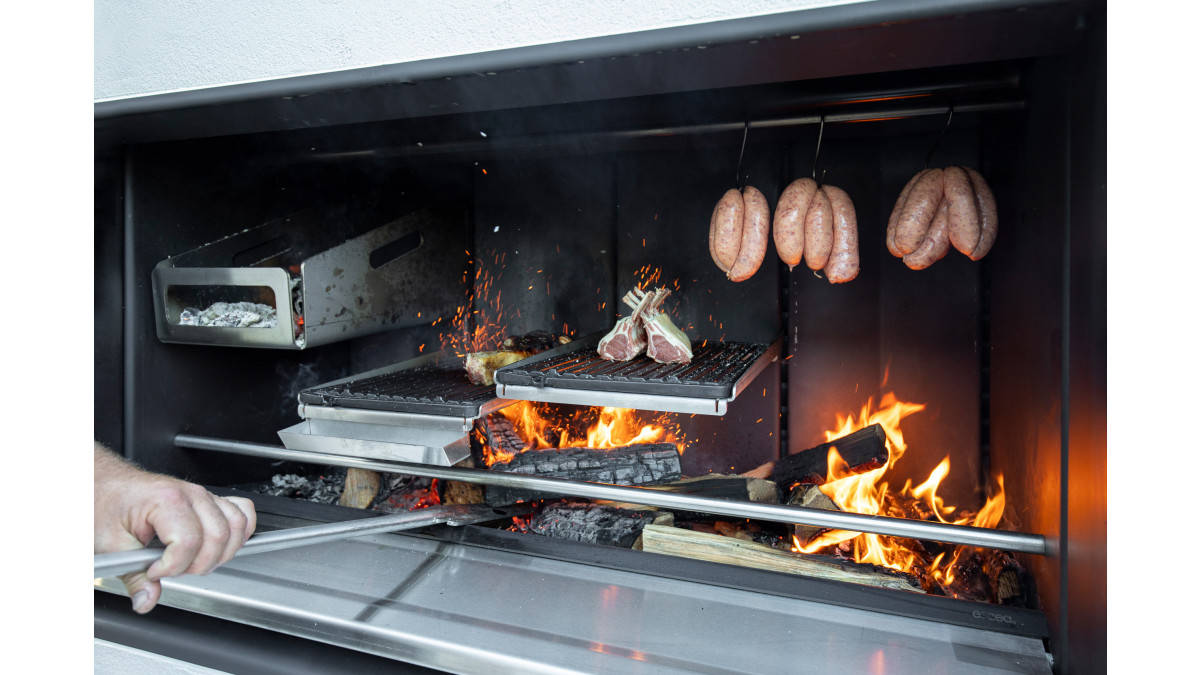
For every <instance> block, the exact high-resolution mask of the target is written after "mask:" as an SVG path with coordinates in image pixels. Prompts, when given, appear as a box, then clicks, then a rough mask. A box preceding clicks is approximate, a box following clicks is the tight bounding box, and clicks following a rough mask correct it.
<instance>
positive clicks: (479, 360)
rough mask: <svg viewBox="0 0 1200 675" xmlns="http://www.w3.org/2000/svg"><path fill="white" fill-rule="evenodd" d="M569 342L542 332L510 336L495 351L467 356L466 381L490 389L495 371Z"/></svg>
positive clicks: (567, 339)
mask: <svg viewBox="0 0 1200 675" xmlns="http://www.w3.org/2000/svg"><path fill="white" fill-rule="evenodd" d="M570 341H571V338H570V337H567V336H566V335H555V334H553V333H548V332H546V331H544V330H538V331H534V332H532V333H528V334H526V335H510V336H508V337H507V338H505V339H504V342H502V343H501V344H500V349H499V350H497V351H494V352H472V353H470V354H467V360H466V363H465V364H464V366H465V368H466V370H467V379H468V380H470V381H471V384H482V385H486V386H489V387H490V386H492V385H493V384H495V383H496V382H495V380H494V379H492V376H493V375H494V374H495V372H496V371H497V370H499V369H501V368H503V367H504V366H507V365H509V364H512V363H516V362H517V361H521V360H523V359H527V358H529V357H530V356H533V355H534V354H538V353H540V352H544V351H546V350H547V349H551V348H553V347H558V346H559V345H565V344H567V343H568V342H570Z"/></svg>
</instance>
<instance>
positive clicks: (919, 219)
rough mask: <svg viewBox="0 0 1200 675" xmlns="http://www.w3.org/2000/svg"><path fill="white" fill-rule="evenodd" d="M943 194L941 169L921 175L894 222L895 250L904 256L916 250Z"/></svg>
mask: <svg viewBox="0 0 1200 675" xmlns="http://www.w3.org/2000/svg"><path fill="white" fill-rule="evenodd" d="M943 192H944V189H943V187H942V170H941V169H930V170H928V171H926V172H925V173H923V174H921V177H920V178H919V179H917V183H916V185H913V189H912V192H911V193H909V195H908V199H906V200H905V201H904V209H903V210H902V211H901V212H900V219H899V220H898V221H897V222H896V250H898V251H900V252H901V253H905V254H908V253H912V252H913V251H915V250H917V247H918V246H920V245H921V242H922V241H923V240H924V239H925V233H926V232H928V231H929V225H930V223H932V222H933V217H934V216H935V215H937V209H938V204H940V203H941V201H942V193H943Z"/></svg>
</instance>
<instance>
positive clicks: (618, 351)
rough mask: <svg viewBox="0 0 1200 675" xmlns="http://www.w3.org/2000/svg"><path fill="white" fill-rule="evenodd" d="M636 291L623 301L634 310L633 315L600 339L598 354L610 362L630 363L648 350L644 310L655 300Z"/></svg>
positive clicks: (628, 294)
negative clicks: (642, 316) (643, 318)
mask: <svg viewBox="0 0 1200 675" xmlns="http://www.w3.org/2000/svg"><path fill="white" fill-rule="evenodd" d="M635 291H638V292H641V289H634V291H629V292H628V293H626V294H625V297H624V298H621V301H622V302H624V303H625V304H626V305H629V307H630V308H632V309H633V314H630V315H629V316H626V317H623V318H621V319H619V320H618V321H617V325H615V326H613V329H612V330H611V331H609V332H608V335H605V336H604V337H603V338H601V339H600V344H599V345H598V346H597V347H596V352H597V353H599V354H600V358H602V359H606V360H608V361H628V360H630V359H632V358H633V357H635V356H637V355H638V354H641V353H642V350H644V349H645V348H646V329H645V328H644V327H643V326H642V318H641V315H642V310H643V309H645V308H646V306H647V305H648V304H649V303H650V302H651V301H652V300H653V299H654V298H653V297H652V296H651V295H648V294H645V293H643V294H642V296H640V297H639V296H638V295H636V294H635Z"/></svg>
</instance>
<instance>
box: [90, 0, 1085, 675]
mask: <svg viewBox="0 0 1200 675" xmlns="http://www.w3.org/2000/svg"><path fill="white" fill-rule="evenodd" d="M1104 22H1105V10H1104V6H1103V4H1099V3H1093V2H1032V3H1031V2H1026V3H1012V2H977V3H967V2H929V3H918V4H917V5H906V4H905V3H894V2H886V1H885V2H867V3H859V4H849V5H838V6H831V7H818V8H813V9H807V10H803V11H795V12H790V13H786V14H776V15H771V16H769V17H757V18H749V19H738V20H729V21H722V22H716V23H712V24H698V25H694V26H684V27H678V28H670V29H660V30H655V31H648V32H646V33H644V34H640V33H639V34H634V35H624V36H612V37H608V38H592V39H588V40H580V41H572V42H566V43H559V44H555V45H549V46H541V47H526V48H519V49H513V50H500V51H496V52H486V53H481V54H474V55H469V56H461V57H446V58H443V59H434V60H432V61H428V62H416V63H409V64H398V65H394V66H378V67H376V68H368V69H361V70H350V71H341V72H336V73H325V74H322V75H313V76H304V77H297V78H289V79H285V80H276V81H270V82H258V83H247V84H239V85H229V86H227V87H219V88H214V89H211V90H197V91H185V92H176V93H171V94H162V95H158V96H150V97H144V98H132V99H125V100H114V101H109V102H104V103H99V104H97V105H96V109H95V128H96V165H95V166H96V226H95V231H96V289H97V290H96V293H97V297H96V336H95V337H96V341H95V342H96V343H95V349H96V385H95V386H96V402H95V414H96V436H97V439H98V440H100V441H102V442H105V443H106V444H108V445H110V446H111V447H114V448H116V449H117V450H118V451H120V452H122V453H124V454H125V455H126V456H127V457H130V458H131V459H134V460H136V461H137V462H139V463H140V464H142V465H144V466H146V467H148V468H150V469H153V470H157V471H162V472H166V473H169V474H172V475H176V476H180V477H183V478H186V479H188V480H192V481H195V482H199V483H201V484H203V485H205V486H206V487H208V488H209V489H210V490H212V491H214V492H217V493H218V494H239V495H242V496H248V497H251V498H252V499H254V501H255V503H256V506H257V508H258V511H259V514H260V515H259V534H256V536H255V538H252V539H251V544H254V542H255V539H257V538H260V537H261V538H263V541H262V542H261V545H260V546H259V547H258V548H257V549H254V548H253V546H251V545H248V546H247V549H246V550H245V551H244V554H243V555H239V556H238V557H237V558H235V559H234V560H233V561H231V562H230V563H228V564H227V565H225V566H223V567H221V568H219V569H218V570H216V571H215V572H214V573H213V574H211V575H209V576H206V577H180V578H175V579H170V580H166V581H164V583H163V586H164V595H163V601H162V605H163V606H162V607H160V608H159V609H156V610H155V611H154V612H152V613H151V614H149V615H147V616H144V617H143V616H136V615H134V614H132V612H130V611H129V610H128V609H127V605H128V601H127V600H126V599H125V598H124V597H123V593H124V591H123V587H122V586H121V584H120V582H119V580H118V579H116V578H115V573H113V572H112V571H111V568H103V569H105V570H106V573H105V574H100V573H99V570H100V569H101V568H100V567H99V557H98V563H97V564H98V575H97V576H99V577H103V578H98V579H97V582H96V591H95V608H96V609H95V612H96V613H95V624H96V636H97V637H98V638H103V639H105V640H110V641H112V642H116V643H121V644H125V645H129V646H131V647H134V648H136V649H140V650H144V651H146V652H152V653H156V654H163V655H167V656H171V657H174V658H179V659H183V660H186V661H190V662H192V663H195V664H199V665H203V666H208V667H211V668H216V669H219V670H226V671H228V672H250V671H254V672H276V671H278V672H283V671H284V670H288V671H296V670H300V671H303V672H307V671H312V672H330V671H336V672H346V671H348V670H359V671H363V672H374V671H375V670H386V669H389V668H396V667H404V668H411V669H412V670H413V672H435V671H438V672H441V671H444V672H489V673H490V672H516V673H527V672H620V673H640V672H714V673H715V672H795V671H796V670H803V671H805V672H808V671H825V672H911V671H913V670H920V671H922V672H924V671H937V672H941V671H945V672H1020V673H1041V672H1057V673H1065V672H1094V670H1095V669H1096V668H1097V667H1098V666H1100V665H1102V663H1103V658H1104V657H1103V654H1102V653H1097V651H1096V650H1097V649H1100V650H1101V651H1102V649H1101V648H1102V646H1103V641H1104V639H1105V637H1104V631H1105V624H1106V618H1105V598H1104V594H1103V592H1098V591H1097V589H1102V588H1103V586H1104V582H1105V561H1104V558H1103V550H1104V547H1103V536H1104V535H1103V534H1102V532H1103V522H1104V519H1105V517H1106V516H1105V511H1106V503H1105V500H1103V499H1101V500H1099V501H1097V500H1096V499H1095V496H1094V495H1091V494H1089V493H1087V489H1088V488H1086V486H1089V485H1093V484H1094V483H1095V481H1096V480H1097V475H1099V476H1103V475H1104V472H1105V467H1106V455H1107V449H1106V440H1105V437H1104V435H1103V429H1104V428H1105V419H1106V412H1105V397H1106V389H1105V380H1104V377H1103V372H1104V363H1105V352H1104V346H1103V345H1104V335H1105V320H1106V318H1105V308H1104V305H1105V276H1104V274H1105V272H1104V267H1105V261H1106V255H1107V254H1106V249H1105V246H1106V239H1105V226H1106V222H1105V211H1104V202H1103V194H1102V190H1101V187H1100V186H1101V185H1102V184H1103V182H1104V173H1105V163H1104V162H1105V146H1104V132H1105V110H1104V96H1103V93H1104V90H1103V87H1104V81H1103V80H1104V56H1105V51H1104V36H1105V25H1104ZM935 177H936V179H935ZM935 187H936V191H935V190H934V188H935ZM805 190H808V192H807V193H805V192H804V191H805ZM796 195H802V197H797V196H796ZM797 199H799V200H800V202H797V201H796V200H797ZM727 200H733V201H727ZM797 203H799V204H800V205H801V207H802V208H800V209H799V211H798V215H797V216H795V220H794V221H792V222H793V223H794V224H789V223H788V222H785V221H786V219H787V218H789V217H792V216H789V215H788V214H789V213H790V212H789V211H788V210H787V208H788V207H789V205H793V206H794V205H796V204H797ZM731 213H736V216H730V215H729V214H731ZM726 218H728V219H727V220H726ZM914 227H916V228H917V230H919V231H917V232H916V237H915V238H913V239H911V241H905V239H906V237H910V236H911V235H912V232H913V228H914ZM730 233H732V234H730ZM964 233H966V234H964ZM789 238H790V239H789ZM731 242H732V244H731ZM728 245H732V246H733V248H732V249H731V250H730V251H729V252H726V251H725V250H724V248H723V247H727V246H728ZM921 247H925V248H921ZM801 248H803V249H804V250H803V251H801V250H800V249H801ZM935 249H936V250H935ZM921 256H924V257H921ZM735 279H736V280H735ZM1079 486H1084V487H1079ZM1085 494H1086V495H1087V496H1086V497H1085ZM385 519H393V520H385ZM389 523H392V524H390V525H389ZM372 525H375V526H377V527H376V529H374V530H372V529H365V528H370V527H371V526H372ZM318 526H319V527H325V528H327V529H325V530H321V531H322V532H334V533H335V534H333V535H329V536H328V537H327V538H324V539H318V538H313V539H312V540H309V541H296V542H293V543H292V544H275V543H274V542H275V541H276V540H277V539H278V540H279V541H283V539H284V538H286V537H287V536H289V535H288V533H289V532H294V533H303V532H307V531H309V530H306V529H304V528H314V527H318ZM312 531H314V532H316V530H312ZM322 536H325V535H322ZM1075 537H1082V538H1085V539H1086V541H1087V542H1088V544H1087V546H1082V545H1081V544H1077V543H1076V540H1075V539H1073V538H1075ZM1096 537H1099V538H1100V541H1099V545H1097V543H1096V541H1095V538H1096ZM1085 550H1087V551H1092V553H1090V554H1089V553H1083V552H1080V551H1085ZM1095 551H1100V553H1099V554H1098V555H1099V557H1098V558H1097V557H1096V556H1097V554H1096V553H1095ZM149 627H153V628H152V629H151V628H149ZM1097 642H1099V645H1098V646H1097Z"/></svg>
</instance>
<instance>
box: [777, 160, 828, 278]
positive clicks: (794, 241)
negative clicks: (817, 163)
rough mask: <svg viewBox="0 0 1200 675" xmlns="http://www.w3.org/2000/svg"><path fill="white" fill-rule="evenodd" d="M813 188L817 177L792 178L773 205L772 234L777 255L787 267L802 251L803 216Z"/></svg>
mask: <svg viewBox="0 0 1200 675" xmlns="http://www.w3.org/2000/svg"><path fill="white" fill-rule="evenodd" d="M816 192H817V181H815V180H813V179H811V178H800V179H798V180H794V181H792V182H791V184H789V185H788V186H787V187H786V188H784V190H783V194H781V195H779V203H778V204H776V205H775V224H774V226H773V228H772V232H771V234H772V236H773V237H774V238H775V251H776V252H777V253H779V259H780V260H782V261H783V262H785V263H787V266H788V270H791V269H793V268H794V267H796V265H799V264H800V258H801V257H802V256H803V255H804V216H805V215H807V214H808V206H809V204H811V203H812V198H813V195H814V194H815V193H816Z"/></svg>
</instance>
